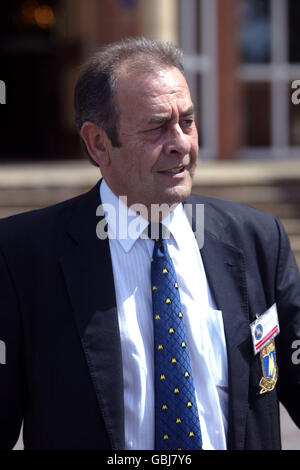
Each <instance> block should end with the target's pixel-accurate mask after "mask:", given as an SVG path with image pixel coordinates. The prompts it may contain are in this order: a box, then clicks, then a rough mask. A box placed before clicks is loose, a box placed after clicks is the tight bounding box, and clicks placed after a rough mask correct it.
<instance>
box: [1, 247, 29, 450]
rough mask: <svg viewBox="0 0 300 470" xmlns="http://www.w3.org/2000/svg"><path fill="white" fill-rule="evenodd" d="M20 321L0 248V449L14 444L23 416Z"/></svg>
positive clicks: (15, 298) (5, 448)
mask: <svg viewBox="0 0 300 470" xmlns="http://www.w3.org/2000/svg"><path fill="white" fill-rule="evenodd" d="M22 337H23V334H22V324H21V318H20V312H19V307H18V299H17V295H16V293H15V290H14V286H13V282H12V279H11V277H10V275H9V272H8V269H7V265H6V262H5V259H4V257H3V254H2V252H1V250H0V449H2V450H10V449H12V448H13V447H14V445H15V444H16V442H17V440H18V437H19V434H20V429H21V424H22V418H23V405H22V402H23V400H24V389H25V387H24V380H23V376H24V374H23V359H24V358H23V347H22V341H23V340H22Z"/></svg>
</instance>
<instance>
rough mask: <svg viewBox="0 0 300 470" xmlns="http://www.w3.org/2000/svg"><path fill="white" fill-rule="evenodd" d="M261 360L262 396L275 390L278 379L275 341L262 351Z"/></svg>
mask: <svg viewBox="0 0 300 470" xmlns="http://www.w3.org/2000/svg"><path fill="white" fill-rule="evenodd" d="M260 360H261V367H262V372H263V376H262V378H261V379H260V382H259V385H260V386H261V390H260V392H259V393H260V394H262V393H265V392H270V391H271V390H273V389H274V388H275V385H276V382H277V378H278V367H277V362H276V350H275V342H274V339H273V340H272V341H271V342H270V343H268V344H267V345H266V346H264V348H263V349H262V350H261V351H260Z"/></svg>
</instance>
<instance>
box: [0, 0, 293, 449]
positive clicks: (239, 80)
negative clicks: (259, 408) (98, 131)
mask: <svg viewBox="0 0 300 470" xmlns="http://www.w3.org/2000/svg"><path fill="white" fill-rule="evenodd" d="M299 24H300V1H299V0H9V1H8V0H6V1H2V2H1V5H0V64H1V65H0V80H1V81H2V82H3V83H1V85H2V89H3V84H4V88H5V96H3V93H2V97H0V103H1V104H3V105H2V106H0V139H1V140H0V217H5V216H8V215H11V214H15V213H18V212H21V211H26V210H30V209H33V208H37V207H41V206H46V205H49V204H52V203H55V202H58V201H61V200H63V199H66V198H68V197H72V196H75V195H77V194H79V193H81V192H83V191H85V190H87V189H89V188H90V187H91V186H92V185H93V184H94V183H96V181H97V180H98V178H99V171H98V170H97V169H96V168H95V167H92V166H91V165H90V164H89V163H88V161H87V158H86V156H85V155H84V153H83V151H82V149H81V147H80V142H79V138H78V136H77V134H76V129H75V125H74V121H73V89H74V84H75V81H76V78H77V76H78V73H79V69H80V65H81V64H82V63H83V62H84V61H85V59H87V57H89V55H90V54H91V53H93V52H94V51H95V50H97V48H98V47H99V46H101V45H103V44H106V43H109V42H112V41H116V40H119V39H120V38H122V37H126V36H137V35H144V36H146V37H149V38H154V39H162V40H167V41H172V42H173V43H175V44H177V45H178V46H180V47H181V48H182V50H183V51H184V63H185V68H186V72H187V78H188V81H189V85H190V88H191V92H192V96H193V100H194V104H195V106H196V117H197V125H198V129H199V144H200V153H199V165H198V172H197V174H196V178H195V183H194V191H195V192H199V193H202V194H207V195H211V196H216V197H221V198H225V199H231V200H236V201H240V202H244V203H247V204H250V205H252V206H255V207H258V208H260V209H263V210H266V211H268V212H270V213H272V214H274V215H276V216H277V217H279V218H280V219H281V220H282V222H283V224H284V225H285V227H286V230H287V232H288V235H289V237H290V241H291V245H292V248H293V250H294V253H295V256H296V259H297V262H298V264H299V265H300V204H299V203H300V104H297V103H295V102H294V101H295V100H292V94H293V92H294V91H295V90H294V89H292V82H293V81H294V80H300V47H299V41H300V29H299ZM4 102H5V103H6V104H4ZM281 412H282V423H283V424H282V434H283V446H284V448H291V449H300V431H299V430H297V429H296V428H295V427H294V425H293V423H291V421H290V420H289V418H288V416H287V414H286V412H285V410H283V409H282V410H281ZM20 442H21V441H20ZM18 445H20V446H21V443H20V444H18ZM17 448H18V446H17Z"/></svg>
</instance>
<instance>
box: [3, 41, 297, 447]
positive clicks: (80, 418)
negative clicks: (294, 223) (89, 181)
mask: <svg viewBox="0 0 300 470" xmlns="http://www.w3.org/2000/svg"><path fill="white" fill-rule="evenodd" d="M75 115H76V122H77V125H78V128H79V131H80V135H81V138H82V141H83V143H84V146H85V148H86V150H87V152H88V154H89V157H90V159H91V160H92V162H93V163H95V164H96V165H98V166H99V167H100V170H101V174H102V176H103V179H102V180H101V181H100V182H99V183H98V184H97V185H96V187H95V188H93V189H92V190H91V191H90V192H88V193H87V194H84V195H82V196H79V197H77V198H74V199H72V200H70V201H65V202H63V203H61V204H58V205H56V206H53V207H50V208H47V209H44V210H39V211H34V212H31V213H28V214H24V215H19V216H15V217H11V218H8V219H6V220H2V221H1V223H0V254H1V256H0V279H1V283H0V326H1V329H0V332H1V338H0V339H1V340H2V341H3V342H4V343H5V345H6V363H5V364H2V365H0V374H1V387H0V398H1V405H2V406H1V408H0V445H1V447H2V448H5V449H7V448H12V447H13V446H14V444H15V442H16V439H17V438H18V434H19V431H20V426H21V422H22V420H24V431H23V434H24V445H25V448H26V449H154V448H162V447H159V444H158V443H157V442H158V441H157V440H156V437H155V436H157V433H158V434H159V433H160V431H157V427H158V424H160V423H158V421H159V419H160V418H158V415H157V414H156V413H157V412H158V413H160V412H161V411H162V412H164V411H166V412H168V408H171V403H167V404H164V405H162V406H161V405H159V406H157V403H159V400H160V393H163V392H161V391H162V390H163V387H164V386H163V385H161V384H164V383H165V382H167V383H168V380H171V381H172V380H173V377H172V376H171V377H170V373H169V375H168V374H166V375H167V377H166V376H165V374H163V373H161V372H160V376H159V378H158V379H157V368H158V367H159V364H160V359H158V360H157V357H159V356H158V355H157V354H158V352H157V350H164V344H163V343H160V342H158V343H156V342H155V341H156V334H159V333H156V331H157V330H156V324H157V323H159V321H160V320H162V318H160V317H161V316H160V315H159V313H160V312H157V311H154V310H155V308H154V307H155V306H156V305H159V303H157V301H156V300H155V299H157V297H155V295H156V290H157V286H156V285H155V283H154V284H153V279H152V275H154V274H155V273H154V271H155V270H154V268H151V265H153V264H155V263H156V258H157V257H159V256H160V257H161V259H163V256H165V255H166V253H167V255H169V257H168V263H169V264H168V269H165V268H164V269H163V270H162V271H161V272H163V273H166V274H169V273H168V271H170V270H173V268H174V276H176V278H175V277H174V279H176V280H175V283H174V286H175V290H176V295H178V296H179V297H178V302H179V304H178V305H180V307H178V308H179V309H180V311H179V312H178V315H177V316H178V317H180V321H181V322H182V321H184V323H181V325H183V328H184V334H185V335H186V336H185V337H184V340H182V341H181V346H182V349H184V353H186V354H187V356H185V357H186V359H185V360H186V361H187V362H188V364H189V365H187V366H186V372H185V379H184V380H187V381H189V384H191V389H190V393H191V396H192V397H194V398H192V399H191V400H190V399H188V400H186V401H185V405H186V406H185V407H186V408H193V411H194V412H195V413H196V414H195V415H194V416H196V418H195V420H194V421H193V426H194V427H191V424H190V422H186V423H185V424H187V426H190V427H191V430H190V431H189V435H188V438H189V439H190V441H191V442H192V443H193V445H194V447H185V448H187V449H191V448H201V447H202V446H203V448H204V449H278V448H280V428H279V410H278V400H279V399H280V400H281V401H282V402H283V403H284V405H285V406H286V407H287V409H288V411H289V413H290V414H291V416H292V418H293V419H294V421H295V422H296V423H297V425H298V426H299V425H300V409H299V406H298V396H299V392H300V366H299V364H298V363H297V361H295V360H292V354H293V352H294V349H293V347H294V345H295V344H296V343H295V341H297V340H299V338H300V281H299V273H298V270H297V267H296V263H295V260H294V257H293V255H292V253H291V251H290V248H289V243H288V239H287V236H286V234H285V232H284V230H283V228H282V226H281V224H280V223H279V221H277V220H276V219H274V218H273V217H272V216H270V215H267V214H264V213H261V212H259V211H256V210H254V209H251V208H248V207H246V206H242V205H238V204H234V203H231V202H225V201H219V200H214V199H210V198H204V197H198V196H190V192H191V188H192V180H193V175H194V172H195V167H196V164H197V158H198V144H197V130H196V126H195V120H194V112H193V105H192V101H191V97H190V93H189V89H188V85H187V83H186V80H185V78H184V71H183V67H182V64H181V56H180V53H179V51H178V50H177V49H175V48H174V47H172V46H170V45H166V44H161V43H159V42H156V41H150V40H146V39H130V40H126V41H122V42H121V43H117V44H113V45H110V46H107V47H106V48H105V49H104V50H102V51H101V52H99V53H98V54H96V55H95V56H94V57H93V58H92V59H91V60H90V61H89V62H88V64H87V65H86V67H85V68H84V69H83V71H82V74H81V76H80V78H79V80H78V83H77V86H76V90H75ZM100 204H102V206H100ZM203 205H204V210H205V227H204V229H205V230H204V243H203V246H202V243H201V240H202V236H201V230H202V229H203V227H202V225H201V224H200V225H199V224H198V221H197V217H196V216H197V214H198V212H197V211H195V208H197V207H199V206H200V207H202V206H203ZM157 206H160V208H161V209H162V211H161V212H157V211H153V208H154V207H155V208H157ZM185 208H189V209H192V211H189V210H187V211H186V210H185ZM138 213H140V214H141V215H140V216H139V217H138ZM190 213H192V214H194V215H192V217H189V216H188V214H190ZM103 214H105V218H103ZM195 214H196V215H195ZM137 217H138V223H135V225H134V227H135V230H129V228H130V224H131V222H132V221H134V222H136V220H137ZM149 222H151V223H152V222H161V223H162V224H163V225H164V226H166V227H167V228H168V230H169V232H168V233H169V237H168V239H167V240H166V241H165V240H162V239H161V238H160V234H159V240H158V242H157V241H154V240H152V239H150V238H147V236H146V235H145V234H146V232H147V229H148V224H149ZM124 223H125V226H126V227H125V228H126V230H125V234H126V235H125V236H122V233H124V226H123V225H124ZM121 226H122V227H121ZM104 227H106V232H104V230H103V228H104ZM129 232H130V233H129ZM107 233H108V235H109V238H107V236H105V234H106V235H107ZM197 240H198V242H199V246H198V245H197ZM158 243H160V244H158ZM159 247H163V248H159ZM199 248H201V250H199ZM160 249H161V251H160V252H159V250H160ZM164 250H165V251H164ZM163 251H164V253H163ZM157 254H159V256H157ZM172 272H173V271H172ZM162 278H163V275H162ZM151 282H152V285H151ZM174 286H173V285H172V292H175V290H174ZM174 295H175V294H174ZM171 300H172V299H170V298H168V297H167V299H166V303H169V304H171V305H172V302H171ZM152 306H153V311H152ZM165 308H166V309H168V308H169V306H168V307H165ZM170 308H171V306H170ZM170 311H171V310H170ZM277 316H278V319H279V323H278V320H277ZM182 319H184V320H182ZM157 320H158V322H157ZM177 321H178V318H177ZM176 329H177V327H175V328H170V329H169V331H168V334H169V337H170V338H171V337H172V336H173V335H175V333H177V331H176ZM279 329H280V332H279ZM154 331H155V333H154ZM278 333H279V334H278ZM170 341H171V339H170ZM154 350H155V351H154ZM187 351H188V352H187ZM161 357H162V356H161ZM177 359H178V357H177V356H174V357H173V356H172V364H173V365H174V368H173V369H172V368H171V367H173V365H172V366H170V369H169V370H171V371H172V370H174V371H175V370H176V367H177V363H178V362H180V359H178V361H177ZM189 367H190V369H189ZM174 373H175V372H174ZM171 375H172V374H171ZM167 379H168V380H167ZM157 382H158V385H161V388H160V389H159V390H160V391H159V392H158V391H157V390H158V389H157V388H156V386H157ZM160 382H161V383H160ZM181 387H183V385H182V383H179V384H178V387H177V386H176V387H175V388H174V389H173V388H172V392H173V394H174V395H176V398H179V401H178V402H176V403H178V404H179V403H180V399H181V396H180V395H181V391H182V388H181ZM194 399H195V401H193V400H194ZM167 405H168V406H167ZM192 405H193V406H192ZM178 406H179V405H178ZM176 407H177V405H176ZM175 413H176V409H175ZM165 416H170V415H168V414H166V415H165ZM174 416H176V414H175V415H174ZM172 419H173V418H172ZM167 421H168V418H167V419H166V420H165V422H164V426H168V425H169V423H168V422H167ZM182 421H185V419H181V417H180V416H178V417H177V418H176V426H178V427H177V429H180V427H181V425H182ZM183 424H184V423H183ZM198 428H199V429H198ZM171 432H172V431H171ZM169 435H170V432H169V431H166V432H164V433H163V434H161V439H162V442H163V443H165V442H167V441H168V440H169ZM197 436H198V437H199V440H198V441H196V437H197ZM198 437H197V438H198ZM163 448H164V447H163ZM166 448H167V447H166ZM169 448H172V447H169ZM176 448H177V447H176Z"/></svg>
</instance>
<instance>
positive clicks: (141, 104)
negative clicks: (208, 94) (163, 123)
mask: <svg viewBox="0 0 300 470" xmlns="http://www.w3.org/2000/svg"><path fill="white" fill-rule="evenodd" d="M116 99H117V103H118V106H119V108H120V113H121V116H122V115H123V116H124V115H126V117H127V118H128V117H130V115H131V114H135V116H136V119H137V120H143V119H145V118H147V116H149V114H153V113H155V114H157V113H158V114H160V113H172V112H174V110H175V109H176V110H177V111H179V112H181V111H182V112H184V111H185V110H186V109H188V108H190V107H191V104H192V101H191V96H190V91H189V87H188V84H187V82H186V80H185V78H184V76H183V75H182V73H181V72H180V70H178V69H177V68H175V67H172V68H167V69H164V70H160V71H156V72H154V73H141V72H139V73H136V72H134V71H133V70H130V69H129V68H127V69H124V70H122V71H120V72H119V76H118V84H117V92H116Z"/></svg>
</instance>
